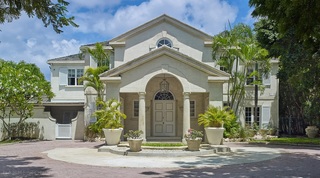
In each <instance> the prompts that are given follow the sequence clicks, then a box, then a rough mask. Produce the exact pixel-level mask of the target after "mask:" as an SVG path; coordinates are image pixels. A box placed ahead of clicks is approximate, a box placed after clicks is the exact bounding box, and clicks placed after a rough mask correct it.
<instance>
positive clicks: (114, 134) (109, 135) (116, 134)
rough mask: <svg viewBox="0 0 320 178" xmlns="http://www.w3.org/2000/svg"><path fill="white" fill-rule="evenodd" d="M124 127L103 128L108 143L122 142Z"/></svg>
mask: <svg viewBox="0 0 320 178" xmlns="http://www.w3.org/2000/svg"><path fill="white" fill-rule="evenodd" d="M122 130H123V129H122V128H119V129H103V132H104V136H105V137H106V144H107V145H117V144H118V143H119V142H120V137H121V133H122Z"/></svg>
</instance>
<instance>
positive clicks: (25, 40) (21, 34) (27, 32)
mask: <svg viewBox="0 0 320 178" xmlns="http://www.w3.org/2000/svg"><path fill="white" fill-rule="evenodd" d="M0 41H1V43H0V58H2V59H5V60H11V61H15V62H19V61H21V60H24V61H26V62H29V63H34V64H36V65H37V66H38V67H39V68H40V69H41V71H42V72H43V73H44V74H45V76H46V78H47V79H49V78H50V71H49V70H48V69H49V68H48V67H49V66H48V64H47V63H46V62H47V60H48V59H51V58H56V57H59V56H65V55H70V54H74V53H77V52H78V51H79V46H80V45H81V44H80V42H79V41H78V40H76V39H72V38H71V39H66V38H65V36H62V35H58V34H56V33H55V32H54V31H53V29H52V28H51V27H48V28H45V27H43V24H42V22H41V21H40V20H38V19H30V18H28V17H27V16H26V15H25V14H23V15H22V16H21V18H20V19H18V20H15V21H13V22H11V23H6V24H5V25H3V26H1V32H0Z"/></svg>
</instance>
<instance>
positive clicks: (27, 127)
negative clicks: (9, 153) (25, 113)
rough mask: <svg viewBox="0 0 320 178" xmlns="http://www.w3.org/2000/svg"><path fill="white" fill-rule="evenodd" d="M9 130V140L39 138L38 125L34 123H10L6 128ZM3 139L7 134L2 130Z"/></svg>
mask: <svg viewBox="0 0 320 178" xmlns="http://www.w3.org/2000/svg"><path fill="white" fill-rule="evenodd" d="M8 127H9V128H10V130H11V140H14V139H21V140H29V139H37V138H39V132H40V129H39V123H35V122H22V123H20V124H18V123H10V124H9V126H8ZM2 133H3V137H8V135H9V133H7V131H6V129H2Z"/></svg>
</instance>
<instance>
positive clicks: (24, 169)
mask: <svg viewBox="0 0 320 178" xmlns="http://www.w3.org/2000/svg"><path fill="white" fill-rule="evenodd" d="M39 159H43V158H41V157H24V158H18V157H16V156H0V177H10V178H18V177H19V178H30V177H32V178H34V177H35V178H38V177H52V176H51V175H48V174H47V172H48V171H49V168H45V167H35V166H31V165H29V164H31V163H32V161H35V160H39Z"/></svg>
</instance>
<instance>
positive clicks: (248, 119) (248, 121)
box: [245, 107, 252, 125]
mask: <svg viewBox="0 0 320 178" xmlns="http://www.w3.org/2000/svg"><path fill="white" fill-rule="evenodd" d="M251 115H252V114H251V108H249V107H246V111H245V123H246V125H251Z"/></svg>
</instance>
